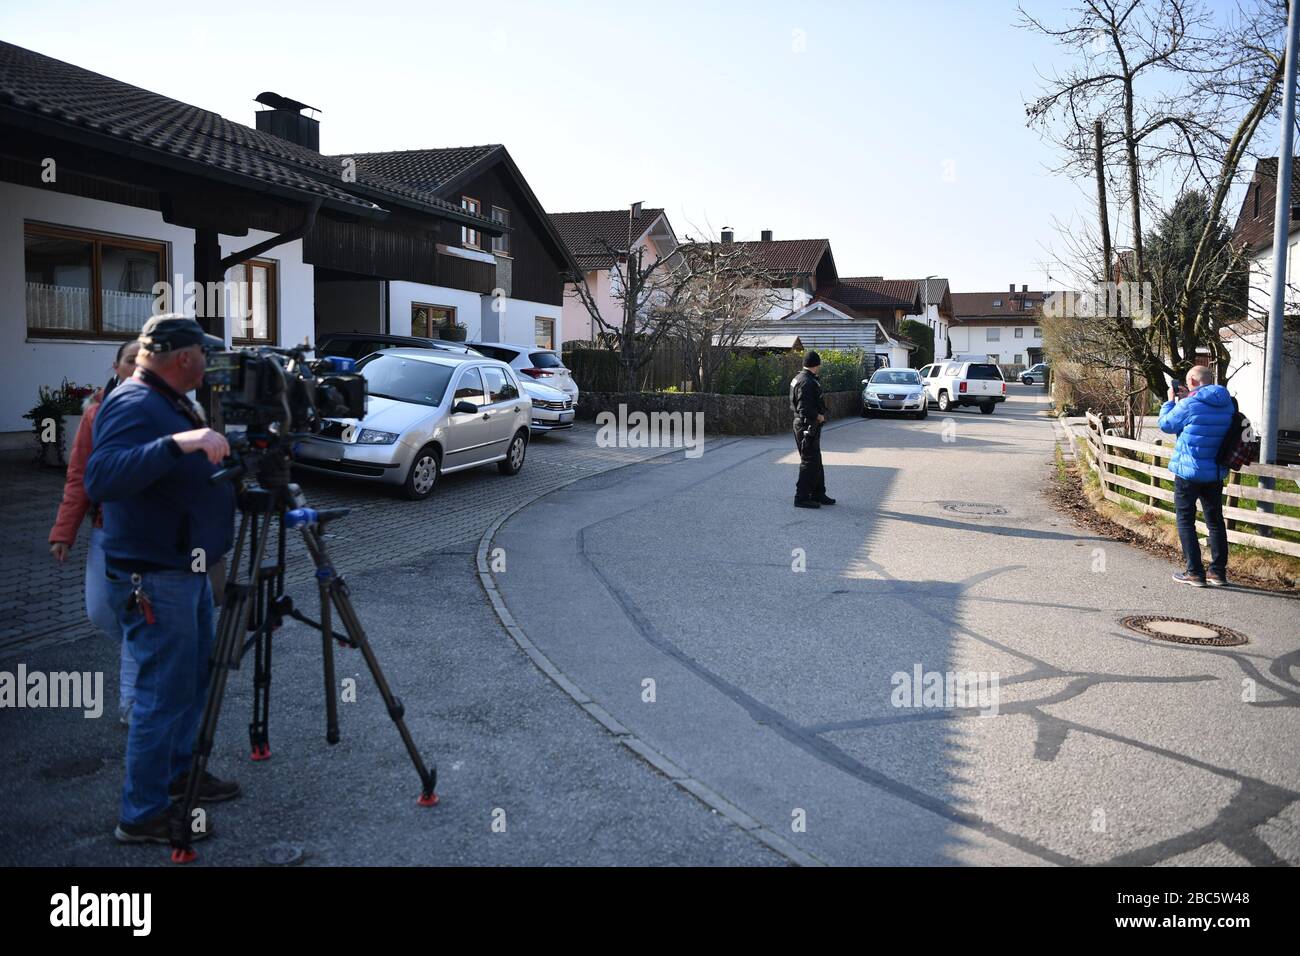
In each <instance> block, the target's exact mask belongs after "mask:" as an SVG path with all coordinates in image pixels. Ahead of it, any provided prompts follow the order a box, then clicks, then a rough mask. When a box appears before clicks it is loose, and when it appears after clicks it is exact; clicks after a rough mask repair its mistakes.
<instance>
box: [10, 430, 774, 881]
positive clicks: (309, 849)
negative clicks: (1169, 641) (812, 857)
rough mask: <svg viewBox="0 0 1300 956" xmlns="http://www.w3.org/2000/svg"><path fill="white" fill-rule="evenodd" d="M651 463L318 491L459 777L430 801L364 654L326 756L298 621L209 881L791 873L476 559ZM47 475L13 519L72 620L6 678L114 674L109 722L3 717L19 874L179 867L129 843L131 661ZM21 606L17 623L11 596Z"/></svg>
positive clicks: (417, 724) (33, 645) (295, 584)
mask: <svg viewBox="0 0 1300 956" xmlns="http://www.w3.org/2000/svg"><path fill="white" fill-rule="evenodd" d="M653 453H657V450H653ZM646 454H647V452H644V451H630V450H629V451H624V450H619V449H600V448H598V447H597V446H596V444H595V429H594V427H590V426H585V425H584V426H583V427H581V428H575V429H574V430H573V431H572V432H568V433H561V434H557V435H554V436H549V437H547V438H545V439H542V440H541V441H539V442H538V443H536V444H535V445H534V446H533V448H532V450H531V451H530V453H529V461H528V464H527V465H526V466H525V470H524V472H521V473H520V475H519V476H518V479H516V478H509V479H507V478H502V477H501V476H500V475H498V474H497V472H496V469H495V468H492V467H489V468H484V469H478V470H473V471H468V472H462V473H458V474H456V475H450V476H448V479H449V480H448V481H447V483H446V486H445V487H443V488H441V489H440V490H439V492H438V494H436V495H435V496H433V497H432V498H430V499H429V500H428V501H425V502H408V501H403V500H400V499H397V498H395V497H393V496H392V495H385V494H383V493H382V492H379V491H376V490H374V489H371V488H369V487H367V486H364V485H357V484H346V483H343V482H336V481H324V482H319V481H317V482H313V483H312V484H311V485H310V486H309V487H308V489H307V490H308V494H309V495H310V497H311V500H312V501H313V503H314V504H316V505H317V506H318V507H333V506H336V505H340V504H342V505H347V506H349V507H351V508H353V513H352V514H351V515H350V516H349V517H348V518H347V519H346V520H344V521H341V522H339V523H338V524H337V525H335V526H333V527H332V529H331V531H330V533H329V540H330V547H331V551H332V556H333V558H334V560H335V561H336V562H337V565H338V567H339V568H340V570H341V571H342V572H343V573H344V574H345V575H346V577H347V580H348V582H349V585H350V587H351V591H352V595H353V600H354V602H355V605H356V608H357V612H358V614H359V616H360V618H361V621H362V623H363V625H364V626H365V628H366V630H367V632H368V634H369V636H370V640H371V642H372V645H373V646H374V648H375V652H376V654H377V656H378V658H379V661H380V664H381V666H382V667H383V669H384V672H385V674H386V676H387V679H388V681H389V683H390V684H391V685H392V687H393V690H394V692H395V693H396V694H398V695H399V696H400V697H401V698H402V700H403V702H404V704H405V707H406V720H407V723H408V725H409V727H410V730H411V734H412V736H413V738H414V739H415V741H416V744H417V746H418V747H419V748H420V750H421V752H422V754H423V755H424V757H425V758H426V759H427V760H431V761H434V762H436V763H437V765H438V770H439V782H438V792H439V794H440V796H441V803H440V804H439V805H438V806H437V807H433V808H428V809H425V808H420V807H418V806H416V803H415V798H416V797H417V796H418V794H419V789H420V788H419V779H418V777H417V776H416V774H415V771H414V769H413V768H412V766H411V764H410V763H409V761H408V760H407V757H406V754H405V751H404V750H403V749H402V745H401V742H400V740H399V738H398V735H397V733H396V731H395V730H394V728H393V726H392V724H391V722H390V721H389V719H388V717H387V715H386V713H385V710H384V707H383V703H382V700H381V698H380V696H379V694H378V692H377V691H376V689H375V686H374V683H373V681H372V680H371V678H370V676H369V674H368V673H367V671H366V668H365V666H364V664H363V662H362V661H361V658H360V655H359V653H358V652H357V651H354V650H338V651H337V652H336V664H337V677H338V680H339V682H340V698H343V697H344V694H343V692H342V690H343V683H342V682H343V681H345V680H352V681H355V696H354V698H353V700H350V701H343V700H341V702H340V704H339V711H340V715H339V716H340V725H341V730H342V740H341V741H340V742H339V743H338V744H337V745H336V746H333V747H331V746H329V745H327V744H326V742H325V740H324V713H325V706H324V702H323V699H322V690H321V655H320V639H319V637H318V636H317V635H316V633H315V632H313V631H311V630H309V629H308V628H306V627H305V626H303V625H301V624H298V623H289V624H287V625H286V626H285V627H284V629H283V630H281V631H280V632H278V633H277V636H276V638H275V642H274V647H275V656H274V678H273V683H272V689H271V749H272V754H273V756H272V759H271V760H269V761H267V762H264V763H252V762H250V761H249V759H248V735H247V730H246V728H247V725H248V724H247V722H248V718H249V714H250V709H251V684H252V658H251V655H250V656H249V657H248V658H246V659H245V663H244V666H243V667H242V669H241V670H239V671H237V672H235V673H234V674H232V676H231V679H230V684H229V689H228V693H227V697H226V701H225V706H224V708H223V710H222V715H221V723H220V725H219V729H218V734H217V740H216V748H215V751H214V755H213V759H212V764H211V767H212V769H213V770H214V771H215V772H216V773H218V774H219V775H221V776H223V777H230V778H234V779H236V780H238V781H239V783H240V784H241V786H242V787H243V790H244V794H243V796H242V797H241V798H240V799H239V800H236V801H233V802H230V803H223V804H218V805H216V806H213V807H212V808H210V821H211V827H212V830H213V836H212V838H211V839H210V840H207V841H204V842H203V843H199V844H196V849H197V850H198V852H199V854H200V857H199V859H200V864H199V865H220V866H258V865H266V864H269V863H272V862H282V861H285V860H292V861H295V862H301V863H302V864H304V865H321V864H326V865H376V864H389V865H402V866H406V865H493V866H495V865H508V864H509V865H529V866H551V865H594V866H605V865H614V864H624V865H647V866H649V865H705V866H707V865H724V864H725V865H733V866H741V865H743V866H781V865H785V864H786V863H787V860H786V859H785V858H784V857H782V856H780V855H778V854H776V853H774V852H772V851H771V850H770V849H768V848H767V847H766V846H764V845H763V844H762V843H760V842H759V841H757V840H755V839H754V838H753V837H752V836H750V835H749V834H746V833H744V832H742V831H740V830H737V829H736V828H735V827H734V826H732V825H730V823H728V822H727V821H726V820H725V819H724V818H723V817H722V816H720V815H718V814H716V813H714V812H712V811H711V809H710V808H709V807H707V806H706V805H705V804H703V803H701V802H700V801H699V800H698V799H697V798H696V797H695V796H693V795H692V794H690V793H688V792H686V791H684V790H682V789H681V788H679V787H677V786H675V785H674V784H673V783H671V782H670V781H668V780H666V779H664V778H663V777H662V776H660V775H659V774H658V773H656V772H655V771H654V770H653V769H651V768H650V767H649V766H648V765H647V764H646V763H645V762H644V761H642V760H641V759H640V758H639V757H637V756H636V755H635V754H633V753H631V752H630V751H628V750H627V749H626V748H625V747H623V746H621V745H620V743H619V742H618V741H616V740H615V739H613V738H612V737H611V736H610V735H609V734H608V733H607V732H606V731H605V729H604V728H603V727H602V726H601V725H600V724H598V723H596V722H595V721H593V720H592V719H591V718H590V717H589V716H588V715H587V714H586V713H584V712H583V711H582V710H581V709H579V707H578V706H577V705H575V704H574V703H573V701H572V700H571V699H570V698H569V697H568V696H566V695H565V694H564V693H563V692H562V691H560V690H559V689H558V688H557V687H556V686H555V685H554V684H552V683H551V682H550V681H549V680H548V679H547V678H546V677H545V676H544V675H543V674H542V673H541V672H540V671H539V670H538V669H537V668H536V667H535V666H534V665H533V663H532V662H531V661H530V660H529V659H528V658H527V657H526V656H525V655H524V654H523V653H521V652H520V650H519V649H518V647H516V645H515V644H514V643H513V642H512V641H511V640H510V637H509V636H508V635H507V633H506V632H505V631H504V630H503V629H502V627H501V625H500V623H499V622H498V621H497V619H496V618H495V616H494V615H493V613H492V609H491V607H490V605H489V604H488V602H487V601H486V600H485V598H484V594H483V590H482V588H481V587H480V585H479V582H478V580H477V576H476V573H475V568H474V549H475V545H476V543H477V541H478V538H479V536H480V535H481V534H482V532H483V529H484V528H486V527H487V526H488V525H489V524H491V522H492V520H493V518H494V517H495V516H497V515H498V514H500V513H502V511H503V509H505V508H507V507H513V505H514V504H517V503H518V501H519V500H527V499H528V498H530V497H532V496H533V495H535V494H538V493H541V492H542V491H545V490H546V489H548V488H553V487H555V486H557V485H558V484H561V483H563V482H565V481H569V480H571V479H572V478H573V477H575V476H578V475H583V474H592V473H594V472H597V471H601V470H604V469H607V468H613V467H618V466H620V465H622V464H624V463H626V462H627V461H630V460H637V459H639V458H643V457H645V455H646ZM37 477H38V478H40V479H41V480H39V481H36V480H33V481H30V482H29V485H30V488H29V489H27V490H28V492H29V493H28V494H27V495H26V496H18V495H15V496H14V497H17V498H19V499H20V500H19V501H18V502H16V503H13V505H12V507H11V512H10V514H11V515H12V516H14V517H15V518H21V517H22V512H23V508H24V507H26V510H28V511H30V510H32V509H31V507H30V502H32V501H36V502H39V503H40V507H41V508H42V509H44V511H43V513H42V514H41V515H39V516H37V517H36V518H30V519H29V521H28V525H29V526H26V527H23V526H18V525H16V524H15V523H14V522H10V523H7V524H6V525H5V527H6V528H7V534H9V535H12V536H13V542H14V544H15V547H20V548H23V549H26V551H27V552H30V556H29V557H28V559H27V560H21V561H20V560H15V561H14V564H15V565H16V568H15V570H16V571H21V572H23V573H25V574H28V575H29V576H30V577H29V579H28V580H26V582H25V583H24V584H23V585H22V586H23V587H24V588H25V589H27V590H28V591H30V592H31V593H33V594H39V595H46V594H49V595H55V596H61V599H62V600H64V601H65V603H67V604H68V605H69V608H68V610H67V611H66V613H65V614H64V616H63V627H62V628H60V629H59V630H58V631H56V632H53V633H52V634H50V635H47V636H46V637H45V638H44V639H42V641H40V642H27V643H16V644H14V645H12V646H10V648H9V649H8V654H7V656H5V657H3V658H0V671H8V672H9V673H11V674H12V673H14V672H15V669H16V668H17V667H18V666H20V665H21V666H23V667H25V668H26V669H27V672H28V673H29V674H30V673H33V672H41V673H46V674H48V673H55V672H82V671H89V672H95V673H100V674H103V675H104V696H105V698H106V701H105V704H106V706H105V709H104V712H103V714H102V715H101V716H100V717H99V718H98V719H86V718H85V717H84V716H83V715H82V712H81V711H79V710H72V709H54V708H44V709H27V708H24V709H14V708H11V707H0V766H2V767H3V772H0V802H2V803H3V804H4V806H5V808H6V811H5V813H4V814H3V816H0V865H3V866H11V865H28V866H31V865H36V866H62V865H73V866H83V865H108V866H118V865H124V866H151V865H152V866H168V865H170V864H168V862H167V851H166V849H165V848H164V847H158V846H121V845H119V844H117V843H116V842H115V841H114V839H113V836H112V830H113V826H114V824H115V823H116V821H117V808H118V800H119V793H120V790H121V784H122V772H123V754H124V749H125V742H126V732H125V729H124V728H123V727H121V726H120V725H119V724H118V723H117V715H116V701H117V664H116V653H115V647H114V646H113V645H110V643H109V642H108V641H107V640H105V639H103V638H100V637H83V638H82V639H80V640H69V639H68V638H69V637H71V636H76V635H77V634H80V633H84V632H85V630H86V628H85V627H84V626H83V625H82V622H83V621H84V611H82V610H81V609H80V602H81V589H80V570H79V568H76V567H63V568H57V569H55V571H51V570H50V568H51V567H52V566H53V562H51V561H50V560H49V558H48V555H45V554H44V553H43V548H42V545H41V542H43V541H44V537H43V536H44V534H45V532H46V530H47V529H48V527H49V521H50V516H51V515H52V509H53V508H54V506H55V505H56V504H57V501H58V490H59V488H60V487H61V482H58V481H54V480H53V479H51V478H50V477H49V476H37ZM46 512H48V513H46ZM83 538H84V534H83ZM6 544H9V541H8V540H6ZM300 547H301V545H300V544H299V545H296V546H295V549H294V550H295V551H297V550H298V548H300ZM81 548H84V542H82V543H81V544H80V546H79V549H78V551H80V550H81ZM56 572H57V574H58V575H59V578H58V579H57V580H56V581H55V582H54V583H51V581H50V580H47V578H46V577H45V576H46V575H51V576H52V575H53V574H54V573H56ZM310 573H311V566H310V565H309V564H306V563H305V562H303V561H296V562H295V563H294V565H293V568H292V573H291V574H290V575H289V579H290V582H289V583H290V586H289V593H290V594H291V595H293V596H294V597H295V599H296V600H297V602H298V606H299V607H301V608H302V609H303V610H304V611H306V612H307V613H308V614H310V615H312V616H315V615H316V613H317V606H316V600H315V589H314V588H313V587H311V586H310V585H309V584H308V583H307V580H309V579H310ZM0 606H3V607H5V608H6V613H12V612H11V611H10V608H9V606H8V605H7V603H6V602H5V600H4V596H3V595H0ZM336 626H337V625H336ZM16 630H17V631H19V632H20V633H21V631H22V629H21V628H18V629H16ZM68 631H72V634H70V635H69V634H68V633H67V632H68Z"/></svg>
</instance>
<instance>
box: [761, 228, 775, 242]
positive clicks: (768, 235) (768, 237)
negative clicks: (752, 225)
mask: <svg viewBox="0 0 1300 956" xmlns="http://www.w3.org/2000/svg"><path fill="white" fill-rule="evenodd" d="M760 235H761V236H762V239H763V241H764V242H771V241H772V230H771V229H764V230H763V231H762V232H761V233H760Z"/></svg>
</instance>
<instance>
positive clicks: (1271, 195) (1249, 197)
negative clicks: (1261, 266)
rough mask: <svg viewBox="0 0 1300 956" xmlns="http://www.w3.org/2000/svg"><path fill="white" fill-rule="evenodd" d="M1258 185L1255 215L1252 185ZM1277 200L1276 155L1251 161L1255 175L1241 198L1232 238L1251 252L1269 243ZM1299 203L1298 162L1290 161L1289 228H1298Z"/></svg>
mask: <svg viewBox="0 0 1300 956" xmlns="http://www.w3.org/2000/svg"><path fill="white" fill-rule="evenodd" d="M1256 186H1258V187H1259V215H1258V216H1256V215H1255V188H1256ZM1276 203H1277V157H1276V156H1273V157H1266V158H1264V159H1261V160H1260V161H1259V162H1258V163H1256V164H1255V175H1254V176H1253V177H1251V180H1250V186H1249V187H1247V189H1246V195H1245V197H1244V198H1243V199H1242V200H1241V210H1240V211H1239V212H1238V213H1237V224H1236V227H1235V228H1234V229H1233V233H1232V237H1233V239H1235V240H1236V241H1237V242H1239V243H1241V244H1242V245H1243V246H1244V247H1245V248H1246V250H1247V251H1250V252H1254V251H1256V250H1258V249H1260V248H1267V247H1268V246H1271V245H1272V244H1273V209H1274V206H1275V205H1276ZM1297 205H1300V162H1293V163H1292V164H1291V231H1292V232H1295V231H1296V230H1297V229H1300V222H1297V217H1296V206H1297Z"/></svg>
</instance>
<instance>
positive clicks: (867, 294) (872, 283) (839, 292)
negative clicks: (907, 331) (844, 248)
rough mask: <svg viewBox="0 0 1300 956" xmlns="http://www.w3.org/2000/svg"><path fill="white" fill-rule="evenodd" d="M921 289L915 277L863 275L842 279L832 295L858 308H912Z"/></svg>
mask: <svg viewBox="0 0 1300 956" xmlns="http://www.w3.org/2000/svg"><path fill="white" fill-rule="evenodd" d="M933 281H934V280H931V282H932V283H933ZM919 291H920V290H919V288H918V287H917V282H916V280H915V279H877V278H876V277H874V276H861V277H858V278H849V279H840V283H839V285H838V286H836V287H835V291H834V292H832V293H831V297H832V298H836V299H839V300H840V301H841V302H844V303H846V304H848V305H852V306H855V307H857V308H891V309H911V308H912V305H913V304H914V303H915V301H916V297H917V294H918V292H919Z"/></svg>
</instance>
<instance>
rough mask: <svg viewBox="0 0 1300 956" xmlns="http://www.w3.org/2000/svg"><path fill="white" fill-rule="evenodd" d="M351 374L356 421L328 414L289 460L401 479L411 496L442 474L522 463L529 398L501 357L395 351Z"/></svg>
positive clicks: (422, 493) (388, 480) (511, 470)
mask: <svg viewBox="0 0 1300 956" xmlns="http://www.w3.org/2000/svg"><path fill="white" fill-rule="evenodd" d="M357 371H358V372H360V373H361V374H362V375H364V376H365V378H366V385H367V388H368V392H369V395H368V397H367V399H366V415H365V418H363V419H361V420H359V421H358V420H357V419H352V418H334V419H328V420H327V421H326V422H325V427H324V428H323V429H322V430H321V433H320V434H319V435H312V436H310V437H307V438H303V439H302V440H300V441H299V442H298V443H297V444H296V445H295V446H294V463H295V465H296V466H297V467H299V468H305V469H308V470H311V471H320V472H327V473H329V474H334V475H345V476H348V477H351V478H362V479H367V480H370V481H377V482H382V483H384V484H389V485H400V486H401V489H402V492H403V493H404V494H405V495H406V497H408V498H411V499H415V500H419V499H422V498H427V497H429V495H431V494H432V493H433V490H434V488H435V487H436V486H437V483H438V476H439V475H444V474H447V473H448V472H452V471H460V470H462V469H465V468H475V467H477V466H479V465H488V464H492V463H493V462H496V463H497V468H498V469H499V470H500V472H501V474H503V475H514V474H517V473H518V472H519V469H520V468H522V467H523V465H524V455H525V454H526V453H527V450H528V431H529V423H530V422H531V421H532V402H531V400H530V399H529V398H528V396H527V395H526V394H525V393H524V392H523V390H522V389H521V388H520V387H519V379H518V378H517V377H516V375H515V372H514V370H513V369H512V368H510V366H509V365H506V364H505V363H504V362H499V361H496V360H495V359H490V358H485V357H484V356H481V355H474V354H468V355H460V354H455V353H451V352H439V351H433V350H430V349H411V348H395V349H385V350H384V351H382V352H376V353H375V354H373V355H369V356H367V357H366V358H365V359H363V360H362V361H360V362H358V363H357Z"/></svg>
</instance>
